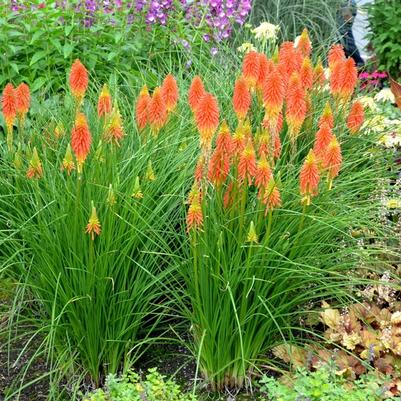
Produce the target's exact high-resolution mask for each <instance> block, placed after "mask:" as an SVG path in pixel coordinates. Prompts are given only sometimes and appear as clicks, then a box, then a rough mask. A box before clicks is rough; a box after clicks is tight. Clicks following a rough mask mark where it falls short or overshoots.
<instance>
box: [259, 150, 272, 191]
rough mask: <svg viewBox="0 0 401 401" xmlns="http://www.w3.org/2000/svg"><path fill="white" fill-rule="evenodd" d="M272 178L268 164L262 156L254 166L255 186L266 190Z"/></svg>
mask: <svg viewBox="0 0 401 401" xmlns="http://www.w3.org/2000/svg"><path fill="white" fill-rule="evenodd" d="M272 177H273V175H272V171H271V169H270V165H269V162H268V161H267V159H266V156H265V155H262V156H261V158H260V160H259V161H258V163H257V166H256V174H255V186H256V187H257V188H259V190H260V189H261V188H266V187H267V185H268V184H269V182H270V180H271V178H272Z"/></svg>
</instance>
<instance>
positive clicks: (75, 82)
mask: <svg viewBox="0 0 401 401" xmlns="http://www.w3.org/2000/svg"><path fill="white" fill-rule="evenodd" d="M88 82H89V79H88V72H87V71H86V68H85V66H84V65H83V64H82V63H81V62H80V61H79V60H78V59H76V60H75V61H74V63H73V65H72V67H71V72H70V89H71V93H72V95H73V96H74V98H75V99H76V100H77V101H78V102H81V101H82V99H83V97H84V96H85V92H86V89H87V88H88Z"/></svg>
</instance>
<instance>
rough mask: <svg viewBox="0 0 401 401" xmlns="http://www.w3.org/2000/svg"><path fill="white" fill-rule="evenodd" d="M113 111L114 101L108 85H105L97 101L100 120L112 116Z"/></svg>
mask: <svg viewBox="0 0 401 401" xmlns="http://www.w3.org/2000/svg"><path fill="white" fill-rule="evenodd" d="M111 109H112V100H111V95H110V91H109V88H108V86H107V84H104V85H103V88H102V91H101V92H100V95H99V99H98V101H97V114H98V116H99V118H101V117H105V116H107V115H108V114H110V112H111Z"/></svg>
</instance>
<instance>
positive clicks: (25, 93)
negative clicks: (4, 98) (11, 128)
mask: <svg viewBox="0 0 401 401" xmlns="http://www.w3.org/2000/svg"><path fill="white" fill-rule="evenodd" d="M15 102H16V111H17V117H18V119H19V121H20V124H21V125H23V124H24V120H25V116H26V115H27V113H28V111H29V107H30V105H31V93H30V91H29V86H28V85H27V84H25V83H22V84H20V85H18V86H17V88H16V89H15Z"/></svg>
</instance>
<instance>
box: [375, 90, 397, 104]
mask: <svg viewBox="0 0 401 401" xmlns="http://www.w3.org/2000/svg"><path fill="white" fill-rule="evenodd" d="M375 100H376V102H391V103H395V96H394V94H393V92H391V89H390V88H383V89H382V90H381V91H380V92H378V93H377V94H376V96H375Z"/></svg>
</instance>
